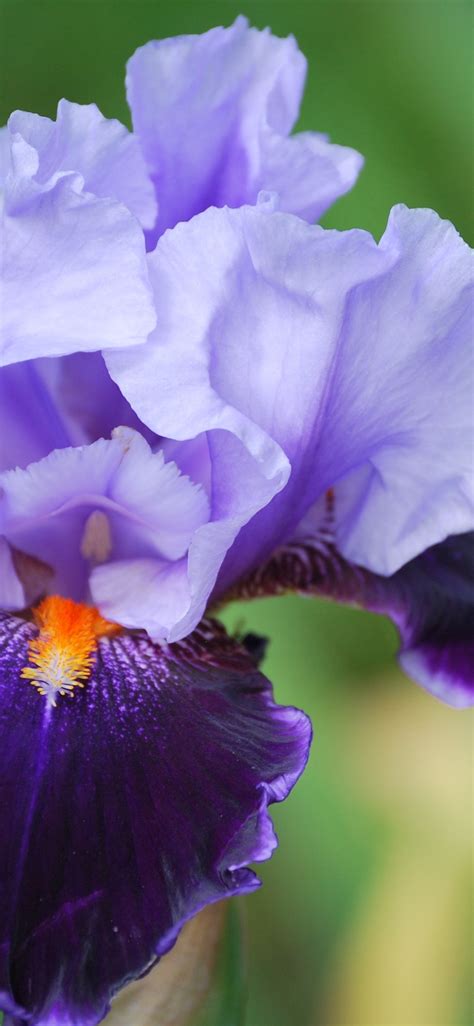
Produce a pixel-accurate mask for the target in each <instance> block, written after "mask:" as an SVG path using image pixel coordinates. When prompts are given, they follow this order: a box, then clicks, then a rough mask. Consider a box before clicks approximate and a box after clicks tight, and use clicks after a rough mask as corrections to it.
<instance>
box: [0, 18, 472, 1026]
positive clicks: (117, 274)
mask: <svg viewBox="0 0 474 1026" xmlns="http://www.w3.org/2000/svg"><path fill="white" fill-rule="evenodd" d="M304 71H305V67H304V59H303V58H302V56H301V54H300V53H299V51H298V50H297V48H296V45H295V43H294V41H293V40H291V39H290V40H283V41H282V40H277V39H275V38H274V37H272V36H271V35H269V34H268V33H267V32H264V33H261V32H257V31H256V30H253V29H249V28H248V27H247V23H246V22H245V20H244V19H238V20H237V22H236V23H235V25H233V26H232V27H231V28H230V29H215V30H213V31H212V32H210V33H206V34H205V35H204V36H200V37H183V38H180V39H177V40H168V41H164V42H161V43H151V44H149V45H148V46H146V47H144V48H143V49H142V50H140V51H138V53H137V54H136V55H135V56H134V57H133V58H132V60H131V62H130V64H129V71H128V92H129V98H130V103H131V107H132V113H133V121H134V131H135V134H130V133H128V132H127V131H126V130H125V129H124V128H123V127H122V126H120V125H118V124H117V123H116V122H110V121H106V120H105V119H104V118H102V116H101V115H100V113H99V112H98V111H97V109H96V108H95V107H93V106H92V107H79V106H77V105H75V104H69V103H67V102H66V101H62V103H61V104H60V105H59V108H58V115H57V119H56V121H55V122H52V121H50V120H49V119H46V118H40V117H37V116H35V115H27V114H22V113H17V114H15V115H13V116H12V118H11V119H10V122H9V125H8V128H7V129H6V130H4V131H3V133H2V135H1V137H0V157H1V159H0V168H1V170H2V176H3V178H2V181H3V199H2V203H3V226H2V274H1V289H2V293H1V304H2V305H1V309H2V319H1V324H0V344H1V350H0V353H1V365H2V369H1V370H0V456H1V460H0V469H1V473H0V607H1V609H2V612H1V614H0V689H1V691H2V704H1V711H0V778H1V780H2V798H3V802H2V809H3V815H4V822H3V825H2V829H1V830H0V835H1V841H0V1008H3V1010H4V1011H5V1012H6V1013H7V1021H8V1023H9V1024H15V1026H20V1024H24V1023H25V1024H26V1023H30V1024H31V1026H95V1024H96V1023H98V1022H99V1021H100V1020H101V1019H102V1018H103V1017H104V1015H105V1014H106V1012H107V1009H108V1007H109V1003H110V1000H111V999H112V998H113V996H114V994H115V993H116V992H117V991H118V989H119V988H120V987H121V986H123V985H124V984H126V983H127V982H129V981H130V980H131V979H133V978H136V977H137V976H139V975H141V974H143V973H145V972H146V971H147V970H148V969H149V968H150V967H151V966H152V965H153V964H154V963H155V962H156V960H157V958H159V957H160V956H161V955H162V954H164V953H165V952H166V951H167V950H168V949H169V948H170V947H171V945H172V944H173V943H174V940H175V939H176V936H177V934H178V932H179V930H180V928H181V926H182V925H183V923H184V922H185V921H186V920H187V919H189V917H190V916H192V915H194V914H195V913H196V911H198V910H199V909H200V908H202V907H203V906H204V905H206V904H208V903H210V902H214V901H217V900H219V899H221V898H223V897H228V896H231V895H234V894H241V893H246V892H248V891H251V890H253V889H254V888H255V887H256V886H258V880H257V878H256V876H255V874H254V873H253V872H252V871H251V870H250V869H249V868H248V866H249V863H250V862H253V861H259V860H262V859H265V858H268V857H269V855H270V854H271V852H272V850H273V849H274V847H275V844H276V838H275V835H274V832H273V829H272V826H271V821H270V819H269V816H268V811H267V807H268V805H269V804H270V803H271V802H273V801H280V800H282V799H284V798H285V797H286V795H287V794H288V792H289V790H290V789H291V787H292V786H293V784H294V783H295V781H296V779H297V778H298V776H299V774H300V773H301V772H302V770H303V768H304V765H305V762H306V759H307V755H308V747H309V742H310V726H309V723H308V720H307V718H306V717H305V716H304V714H303V713H301V712H299V711H298V710H296V709H294V708H284V707H280V706H277V705H275V703H274V701H273V698H272V691H271V686H270V684H269V682H268V681H267V680H266V679H265V678H264V677H263V676H262V674H261V673H260V672H259V670H258V667H257V665H256V664H257V656H258V654H259V652H258V649H259V646H258V645H257V646H256V645H255V643H254V640H253V639H249V640H248V641H247V642H245V639H244V641H243V642H242V643H240V642H238V641H237V640H235V639H233V638H229V637H228V636H227V635H226V634H225V632H224V631H223V629H222V628H221V627H220V626H219V625H218V624H217V623H216V622H214V621H213V620H211V619H208V618H206V614H208V613H209V611H211V612H212V606H213V604H214V603H215V602H217V601H222V600H223V599H224V598H225V597H226V596H236V595H239V596H252V595H260V594H277V593H279V592H280V591H282V590H287V589H296V590H299V591H302V592H307V593H322V594H328V595H331V596H333V597H335V598H338V599H341V600H343V601H351V602H359V603H361V604H365V605H367V606H369V607H370V608H373V609H376V610H378V611H380V612H388V613H389V614H390V615H392V616H393V618H394V620H395V622H396V623H397V626H398V627H399V630H400V633H401V638H402V647H403V655H402V660H403V664H404V665H405V667H406V668H407V670H408V672H410V673H412V675H413V676H415V677H416V678H417V679H419V680H420V681H421V682H422V683H423V684H425V685H426V686H427V687H429V688H430V689H431V690H432V691H434V692H435V693H436V694H439V695H440V696H441V697H444V698H446V699H447V700H449V701H452V702H453V703H454V704H458V705H460V704H466V702H467V701H468V700H469V698H470V696H471V695H472V678H470V677H469V646H471V649H472V640H471V634H470V632H469V627H470V621H471V618H472V607H473V601H472V591H471V589H470V584H469V578H468V565H467V564H468V560H471V562H472V545H471V539H472V535H471V534H470V532H471V531H472V529H473V496H472V480H471V476H470V470H471V467H470V457H471V453H470V448H469V443H468V439H469V420H470V391H469V389H470V382H471V379H470V376H469V369H468V366H467V361H468V359H469V346H468V328H469V317H470V311H469V306H468V301H467V295H468V288H469V285H470V283H471V269H470V266H469V263H468V250H467V247H466V246H465V245H464V243H462V241H461V240H460V239H459V237H458V236H457V234H456V232H455V231H454V229H453V228H452V226H450V225H448V224H446V222H442V221H440V220H439V219H438V218H437V217H436V215H435V214H433V213H432V212H429V211H407V210H406V209H405V208H402V207H398V208H395V210H394V211H393V212H392V214H391V217H390V221H389V225H388V228H387V231H386V233H385V235H384V237H383V239H382V240H381V242H380V243H379V244H378V245H377V244H376V243H375V242H374V240H373V239H372V238H371V237H370V236H368V235H367V234H366V233H364V232H357V231H353V232H343V233H337V232H328V231H324V230H322V229H320V228H317V227H312V226H311V225H310V224H308V223H307V221H310V220H312V219H314V218H316V217H317V216H319V214H321V213H322V212H323V210H324V209H326V207H327V205H328V204H329V203H330V202H331V201H332V200H333V199H335V198H336V197H337V196H338V195H340V194H341V193H342V192H344V191H345V190H346V189H347V188H349V187H350V185H351V184H352V183H353V181H354V179H355V177H356V175H357V171H358V169H359V167H360V158H359V156H358V155H357V154H354V153H353V152H352V151H350V150H345V149H343V148H341V147H334V146H331V145H330V144H329V143H328V142H327V140H325V139H323V138H321V137H320V136H315V135H314V134H312V133H303V134H301V135H297V136H294V137H291V138H289V137H288V133H289V131H290V129H291V127H292V125H293V123H294V121H295V118H296V116H297V111H298V104H299V100H300V96H301V90H302V85H303V79H304ZM277 194H278V198H277ZM208 208H209V209H208ZM277 208H278V209H277ZM157 211H158V214H157ZM196 215H197V216H196ZM296 215H298V216H296ZM157 217H158V220H157ZM189 219H190V220H189ZM179 221H181V222H183V223H179V224H178V223H177V222H179ZM167 227H169V228H170V230H169V231H165V232H164V234H161V233H162V232H163V230H164V229H165V228H167ZM156 239H158V241H157V245H156V248H155V250H154V252H152V253H149V255H148V256H147V254H146V244H147V245H148V247H149V248H150V247H152V246H153V244H154V242H155V240H156ZM203 617H204V619H203ZM7 817H8V818H7Z"/></svg>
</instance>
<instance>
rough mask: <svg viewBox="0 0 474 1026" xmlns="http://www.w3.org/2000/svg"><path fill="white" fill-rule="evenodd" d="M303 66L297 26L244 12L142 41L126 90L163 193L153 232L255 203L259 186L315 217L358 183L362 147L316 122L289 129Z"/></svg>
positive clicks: (295, 210) (287, 206) (158, 189)
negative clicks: (282, 27) (251, 20)
mask: <svg viewBox="0 0 474 1026" xmlns="http://www.w3.org/2000/svg"><path fill="white" fill-rule="evenodd" d="M305 75H306V61H305V58H304V57H303V55H302V53H300V51H299V50H298V47H297V44H296V42H295V40H294V38H293V37H292V36H290V37H289V38H288V39H278V38H277V37H275V36H272V35H271V34H270V32H269V31H268V30H265V31H263V32H259V31H258V30H257V29H254V28H249V25H248V22H247V20H246V19H245V18H242V17H240V18H237V20H236V22H235V23H234V24H233V25H232V26H231V27H230V28H215V29H211V31H210V32H206V33H204V34H203V35H198V36H178V37H176V38H174V39H164V40H160V41H154V42H151V43H147V44H146V45H145V46H143V47H141V48H140V49H139V50H137V51H136V53H135V54H134V55H133V57H132V58H131V59H130V61H129V62H128V70H127V93H128V100H129V104H130V107H131V110H132V117H133V125H134V129H135V132H136V133H137V135H138V137H139V139H140V142H141V145H142V147H143V152H144V154H145V157H146V161H147V165H148V168H149V171H150V174H151V175H152V177H153V180H154V182H155V187H156V192H157V196H158V201H159V208H160V210H159V218H158V224H157V228H156V230H155V231H154V232H153V233H152V235H151V239H152V240H153V241H156V238H157V237H158V235H159V234H161V232H163V231H164V229H165V228H169V227H173V226H174V225H175V224H176V223H177V222H178V221H187V220H189V219H190V218H191V217H193V216H194V214H197V213H199V212H200V211H201V210H205V209H206V208H207V207H210V206H224V205H228V206H232V207H233V206H241V205H242V204H243V203H253V202H255V200H256V198H257V195H258V193H259V191H260V190H262V189H264V190H272V191H277V192H279V193H280V196H281V202H282V205H283V207H284V209H285V210H290V211H292V212H293V213H297V214H300V215H301V216H304V217H307V218H308V219H309V220H315V219H316V218H318V217H320V216H321V214H322V213H323V212H324V211H325V210H326V209H327V207H328V206H329V205H330V204H331V203H332V202H333V200H335V199H336V198H337V197H338V196H341V195H342V194H343V193H345V192H347V190H348V189H350V188H351V187H352V185H353V184H354V182H355V180H356V178H357V175H358V173H359V170H360V168H361V165H362V158H361V156H360V155H359V154H358V153H356V152H355V151H354V150H350V149H347V148H345V147H342V146H331V144H330V143H329V142H328V141H327V139H326V138H325V137H323V136H320V135H316V134H312V133H309V132H308V133H304V135H298V136H296V137H295V138H294V139H293V138H287V136H288V133H289V132H290V131H291V129H292V127H293V125H294V123H295V121H296V119H297V117H298V111H299V106H300V102H301V97H302V93H303V87H304V80H305Z"/></svg>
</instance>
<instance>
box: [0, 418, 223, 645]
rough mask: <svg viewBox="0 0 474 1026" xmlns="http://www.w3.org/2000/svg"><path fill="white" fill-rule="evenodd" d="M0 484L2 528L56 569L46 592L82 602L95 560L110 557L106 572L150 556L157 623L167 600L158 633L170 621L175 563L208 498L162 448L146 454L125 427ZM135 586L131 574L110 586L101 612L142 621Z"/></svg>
mask: <svg viewBox="0 0 474 1026" xmlns="http://www.w3.org/2000/svg"><path fill="white" fill-rule="evenodd" d="M0 487H1V488H2V498H1V500H0V531H1V533H2V534H4V536H5V537H6V538H7V539H8V541H9V542H10V543H11V544H12V545H15V546H16V547H17V548H18V549H20V550H21V551H22V552H26V553H27V554H29V555H32V556H35V557H36V558H38V559H40V560H42V561H43V562H46V563H48V564H50V565H51V566H52V567H53V569H54V572H55V576H54V578H53V579H52V580H51V581H50V582H49V591H54V592H58V593H60V594H64V595H68V596H70V597H73V598H76V599H79V600H82V599H84V598H87V596H88V587H89V584H90V575H91V573H92V572H93V571H94V568H95V567H97V566H99V565H101V564H107V568H104V571H103V573H104V574H105V580H107V569H108V567H109V563H118V561H122V560H124V561H128V560H138V561H140V560H144V561H146V560H148V561H150V562H156V563H157V564H158V566H160V567H161V568H162V575H161V578H160V580H159V581H158V582H157V585H156V591H157V595H156V596H155V599H156V603H155V604H156V606H157V609H158V612H157V610H156V609H155V612H154V616H155V622H156V620H158V621H159V615H158V614H159V612H160V611H161V609H164V610H165V611H166V601H168V606H169V611H168V614H167V618H166V619H165V620H164V621H163V622H162V623H161V624H160V626H161V631H162V634H163V631H167V630H168V629H169V628H170V627H172V626H174V620H173V615H174V610H175V607H176V601H175V598H174V593H173V589H174V587H175V584H174V581H175V579H176V588H177V589H178V590H179V588H180V586H181V561H182V559H183V557H185V556H186V554H187V552H188V549H189V546H190V543H191V541H192V538H193V536H194V534H195V532H196V530H197V529H198V528H199V527H200V526H201V525H202V524H205V523H206V522H207V519H208V510H209V506H208V499H207V496H206V494H205V492H204V491H203V490H202V489H201V488H198V487H196V486H195V485H193V484H192V483H191V482H190V481H189V479H188V478H185V477H183V476H181V475H180V474H179V471H178V470H177V468H176V466H175V465H174V464H173V463H165V462H164V459H163V455H162V453H156V454H152V453H151V451H150V448H149V446H148V445H147V443H146V442H145V440H144V439H143V438H141V436H139V435H138V434H137V433H135V432H133V431H130V430H127V429H125V428H124V429H120V430H119V431H118V432H116V433H115V437H114V438H113V439H111V440H108V441H106V440H103V439H101V440H99V441H97V442H95V443H94V444H93V445H90V446H83V447H79V448H76V449H61V450H56V451H55V452H52V453H51V454H50V455H49V456H48V457H46V458H45V459H43V460H41V461H39V462H38V463H36V464H32V465H30V466H29V467H28V468H27V469H26V470H16V471H7V472H5V473H4V474H2V475H0ZM165 571H166V573H165ZM93 576H94V575H93ZM121 579H122V582H123V575H122V578H121ZM163 580H166V589H167V590H165V588H164V584H163ZM212 583H213V582H212ZM146 585H147V580H146V579H144V581H143V587H144V588H146ZM211 586H212V585H211ZM133 587H134V583H133V581H132V580H131V584H130V589H128V588H127V587H126V585H125V584H123V587H121V589H120V590H115V591H113V592H112V594H110V590H109V592H107V596H106V600H107V615H109V616H110V617H111V618H113V619H119V618H123V619H122V621H121V622H123V623H126V624H127V626H131V627H143V626H145V624H144V623H143V622H142V621H141V619H140V609H141V607H140V609H138V611H137V609H136V608H135V602H134V597H133ZM209 590H210V588H209ZM209 590H208V592H207V594H206V595H205V600H207V597H208V594H209ZM152 597H153V596H152ZM14 598H15V595H13V593H12V599H11V600H10V601H7V602H5V605H7V606H12V605H13V604H14ZM188 603H189V596H188ZM152 613H153V605H152V606H151V610H150V613H149V616H151V615H152ZM147 626H148V624H147Z"/></svg>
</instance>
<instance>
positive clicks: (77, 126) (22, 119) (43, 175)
mask: <svg viewBox="0 0 474 1026" xmlns="http://www.w3.org/2000/svg"><path fill="white" fill-rule="evenodd" d="M8 128H9V131H10V135H12V136H14V135H16V134H18V135H20V136H21V138H22V139H24V140H25V142H26V143H28V145H29V146H31V147H33V149H34V150H35V151H36V153H37V154H38V161H39V164H38V170H37V172H36V175H35V179H36V181H37V182H38V183H39V184H46V183H47V182H48V180H49V179H50V178H51V177H52V176H53V175H54V174H56V173H57V172H58V171H76V172H79V174H80V175H82V178H83V179H84V188H85V189H86V190H87V192H92V193H93V194H94V196H100V197H102V198H104V199H105V198H110V199H116V200H118V201H119V202H120V203H123V204H124V206H126V207H128V209H129V210H130V211H131V212H132V214H135V217H136V218H138V220H139V221H140V223H141V224H142V226H143V227H144V228H152V227H153V225H154V223H155V220H156V215H157V204H156V199H155V194H154V189H153V185H152V183H151V180H150V178H149V177H148V174H147V171H146V167H145V161H144V158H143V154H142V151H141V147H140V144H139V142H138V140H137V139H136V138H135V136H134V135H132V134H131V133H130V132H128V131H127V129H126V128H125V127H124V125H121V124H120V122H119V121H116V120H115V119H113V120H108V119H107V118H104V117H103V116H102V114H101V113H100V110H99V109H98V107H96V105H95V103H90V104H87V105H84V104H80V103H69V101H68V100H60V101H59V103H58V110H57V115H56V121H51V119H50V118H45V117H40V116H39V115H38V114H29V113H27V112H26V111H22V110H17V111H15V113H14V114H12V115H11V117H10V120H9V122H8Z"/></svg>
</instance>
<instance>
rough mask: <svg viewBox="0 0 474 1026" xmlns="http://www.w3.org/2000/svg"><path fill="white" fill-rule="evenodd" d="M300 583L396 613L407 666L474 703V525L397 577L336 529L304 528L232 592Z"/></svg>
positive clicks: (437, 688)
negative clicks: (347, 554) (357, 557)
mask: <svg viewBox="0 0 474 1026" xmlns="http://www.w3.org/2000/svg"><path fill="white" fill-rule="evenodd" d="M287 591H297V592H300V593H301V594H303V595H324V596H327V597H329V598H332V599H335V600H336V601H338V602H345V603H351V604H353V603H355V604H357V605H360V606H364V607H365V608H366V609H370V610H372V611H373V612H375V613H385V614H387V615H388V616H390V617H391V619H392V620H393V621H394V623H395V626H396V627H397V630H398V633H399V636H400V652H399V659H400V663H401V666H402V667H403V669H404V670H405V672H406V673H407V674H408V675H409V676H410V677H412V678H413V679H414V680H415V681H417V682H418V683H419V684H421V685H422V686H423V687H424V688H426V689H427V691H430V692H431V693H432V694H433V695H436V697H437V698H441V699H442V700H443V701H445V702H448V703H449V704H450V705H453V706H458V707H463V706H468V705H473V704H474V629H473V628H474V533H472V532H470V533H468V534H459V535H455V536H454V537H451V538H447V539H446V540H445V541H443V542H441V543H440V544H438V545H434V546H433V547H432V548H429V549H427V550H426V552H423V553H422V555H420V556H418V557H417V558H416V559H413V560H411V561H410V562H409V563H407V564H406V565H405V566H403V567H402V568H401V570H398V571H397V573H395V574H393V575H392V576H391V577H381V576H379V575H377V574H373V573H371V572H370V571H369V570H366V569H364V568H363V567H360V566H356V565H354V564H352V563H350V562H348V560H346V559H345V558H344V556H343V555H342V554H341V552H340V551H339V550H338V549H337V547H336V545H335V543H334V537H333V533H332V529H331V528H330V527H326V528H323V529H322V530H320V532H319V533H315V532H313V534H312V535H310V536H305V535H304V534H303V533H302V534H301V536H300V537H299V538H297V539H295V540H294V541H293V542H292V543H290V544H288V545H286V546H284V547H282V548H281V549H278V550H277V551H276V552H275V553H274V555H273V556H272V557H271V558H270V559H269V560H268V561H267V562H266V563H264V564H263V565H262V566H261V567H260V568H259V569H258V570H256V571H255V572H254V573H253V574H250V575H249V576H248V577H244V578H243V580H242V581H241V582H240V583H239V584H237V586H236V587H235V590H234V593H233V595H232V593H231V596H230V597H239V598H244V599H248V598H257V597H260V596H263V595H279V594H282V593H284V592H287Z"/></svg>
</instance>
